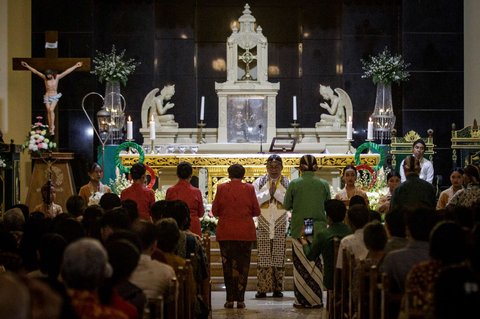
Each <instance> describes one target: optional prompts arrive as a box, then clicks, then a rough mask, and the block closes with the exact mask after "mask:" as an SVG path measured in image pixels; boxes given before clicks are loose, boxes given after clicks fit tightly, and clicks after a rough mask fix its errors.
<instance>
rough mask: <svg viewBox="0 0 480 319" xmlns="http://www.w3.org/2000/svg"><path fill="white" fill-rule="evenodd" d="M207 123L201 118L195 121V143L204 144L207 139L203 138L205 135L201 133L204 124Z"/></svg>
mask: <svg viewBox="0 0 480 319" xmlns="http://www.w3.org/2000/svg"><path fill="white" fill-rule="evenodd" d="M206 125H207V124H206V123H205V122H204V121H203V120H200V123H197V128H198V130H197V143H198V144H205V143H206V142H207V141H206V140H205V136H204V134H203V128H204V127H205V126H206Z"/></svg>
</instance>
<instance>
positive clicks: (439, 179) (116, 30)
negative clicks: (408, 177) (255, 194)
mask: <svg viewBox="0 0 480 319" xmlns="http://www.w3.org/2000/svg"><path fill="white" fill-rule="evenodd" d="M247 2H248V4H247ZM478 14H480V3H479V2H477V1H476V0H463V1H449V0H437V1H434V0H426V1H420V0H414V1H412V0H342V1H336V0H314V1H304V0H301V1H286V0H251V1H239V0H180V1H167V0H89V1H72V0H63V1H59V0H44V1H28V0H4V1H1V2H0V43H2V45H1V46H0V134H1V136H0V138H1V140H0V146H1V148H0V156H1V157H0V164H2V163H3V164H4V165H3V167H2V165H0V173H1V174H0V179H1V183H2V185H1V194H0V199H1V203H0V205H1V206H0V208H1V211H0V214H2V215H3V214H4V213H5V212H6V211H7V210H8V209H10V208H11V207H12V206H13V205H15V204H20V203H27V205H28V206H29V207H30V210H32V209H33V207H35V205H36V204H37V203H38V202H41V198H42V193H41V188H42V185H44V184H45V182H46V181H47V180H50V179H51V178H52V174H53V175H54V177H53V178H54V180H55V183H57V184H61V183H63V184H62V186H61V187H60V188H59V189H57V191H56V193H57V195H56V196H57V200H58V201H59V204H60V206H62V207H63V210H64V211H65V210H66V200H67V199H68V197H70V196H71V195H76V194H78V193H79V191H80V188H81V186H83V185H85V184H87V183H88V182H89V174H88V173H87V171H88V169H89V168H90V166H91V165H92V163H94V162H98V163H100V165H101V166H102V168H103V172H104V177H103V183H104V184H112V185H111V187H112V188H114V187H115V186H118V184H119V182H116V179H117V180H118V178H119V172H120V174H122V173H126V172H128V167H131V166H132V165H133V164H135V163H136V162H138V161H139V160H140V159H141V160H143V161H144V163H145V164H147V165H148V168H149V170H147V171H148V172H149V173H148V174H149V175H150V178H149V180H148V181H149V182H152V185H149V186H150V188H152V186H153V188H155V189H157V190H158V192H157V196H159V197H157V199H158V198H163V197H164V196H165V192H166V190H167V189H168V187H170V186H172V185H174V184H175V183H176V181H177V176H176V175H175V172H176V167H177V165H178V164H179V163H180V162H182V161H188V162H190V163H191V164H192V166H193V175H194V176H196V177H198V181H199V185H198V187H199V188H200V190H201V192H202V195H203V196H204V202H205V204H206V206H209V207H211V204H212V201H213V199H214V198H215V193H216V191H217V187H218V185H220V184H221V183H223V182H224V181H225V180H226V178H227V177H228V172H227V169H228V167H229V166H230V165H231V164H234V163H241V164H242V165H243V166H245V169H246V173H245V180H246V181H247V182H249V183H252V182H253V181H254V180H255V179H256V178H258V177H259V176H262V175H264V174H265V172H266V169H265V163H266V160H267V158H268V157H269V156H270V155H271V154H273V153H278V154H280V155H281V156H282V157H283V171H282V173H284V174H286V175H287V176H288V178H289V179H295V178H297V177H298V176H299V170H298V166H299V159H300V157H301V156H302V155H304V154H314V155H315V156H316V157H317V159H318V160H319V167H320V170H319V171H318V172H317V176H320V177H322V178H323V179H325V180H327V181H328V182H329V183H330V186H331V187H332V189H340V188H341V187H342V186H343V184H342V169H343V168H344V167H345V166H346V165H348V164H352V163H353V164H357V165H360V166H366V168H364V169H365V170H369V171H370V174H371V176H370V178H371V180H370V182H371V181H372V180H373V170H374V171H375V172H377V169H378V168H381V167H382V169H383V168H387V167H389V168H393V169H398V168H399V165H400V162H401V161H402V160H403V158H404V157H405V156H406V155H411V145H412V142H414V141H415V140H417V139H419V138H421V139H423V140H424V141H425V142H426V145H425V158H427V157H428V159H429V160H430V161H431V162H432V163H433V167H434V172H435V173H434V186H435V187H436V190H437V192H438V193H440V192H441V191H443V190H445V189H447V188H448V187H449V186H450V180H449V176H450V172H451V171H452V168H454V167H457V166H464V165H465V164H475V163H476V165H478V163H479V162H480V160H479V158H480V155H479V154H480V153H479V151H480V135H479V134H478V126H477V122H476V121H477V120H480V107H478V100H479V99H480V91H479V90H478V88H477V83H478V82H479V81H480V65H479V64H478V58H477V57H478V56H479V55H480V39H479V38H478V30H479V28H480V22H479V20H478V18H477V17H478ZM112 50H113V51H112ZM115 50H116V51H115ZM385 50H388V51H389V52H390V53H391V54H392V55H393V56H400V57H401V59H403V61H404V63H405V68H406V71H407V72H408V76H406V78H405V79H401V80H398V79H396V80H393V81H390V83H388V81H387V89H388V90H389V91H388V94H391V96H390V102H389V103H390V104H389V105H388V107H390V109H389V112H390V113H389V115H388V117H387V114H386V113H384V114H382V112H384V109H383V108H382V107H383V106H382V105H380V108H381V113H380V115H379V114H378V108H379V106H378V105H379V99H380V100H381V98H379V94H380V93H379V92H380V91H379V84H382V82H380V83H378V82H379V81H378V80H375V79H372V77H371V76H365V71H366V69H365V61H368V60H369V59H371V58H372V56H376V55H378V54H380V53H381V52H385ZM111 52H116V54H117V56H118V55H122V54H123V56H122V57H123V58H124V59H125V60H127V61H128V60H130V64H131V65H132V64H133V65H134V67H133V70H132V71H128V72H127V75H128V76H126V77H125V78H124V80H123V79H122V80H121V81H120V83H118V79H117V81H116V85H117V87H116V89H117V90H118V91H117V93H109V92H110V91H109V88H108V85H111V84H109V83H108V82H109V81H108V76H105V75H103V78H102V75H101V71H98V69H96V67H98V64H99V61H98V60H96V59H98V57H99V55H101V54H102V53H104V54H109V53H111ZM132 61H133V62H132ZM24 63H28V65H29V67H33V68H34V70H36V69H38V70H39V71H40V73H44V72H45V71H46V70H47V69H54V70H55V71H57V72H58V74H62V72H65V74H62V76H61V77H60V78H59V79H58V80H55V81H57V82H56V84H55V85H58V93H61V95H60V96H59V97H58V98H53V100H54V101H55V102H57V103H58V105H56V107H55V106H54V108H55V110H54V111H53V114H54V118H53V120H51V115H50V113H48V112H47V111H46V105H47V104H46V103H47V102H45V99H46V97H47V96H48V97H50V95H51V94H49V90H50V89H51V87H49V86H48V85H49V84H48V83H49V82H48V81H47V80H48V78H46V79H44V78H41V76H37V75H38V74H36V73H35V72H34V71H32V69H29V68H27V67H26V66H25V65H24ZM76 63H80V64H79V65H76ZM127 64H128V63H127ZM66 70H68V72H67V71H66ZM42 76H43V75H42ZM43 80H45V83H44V81H43ZM372 80H373V81H372ZM327 87H328V88H327ZM383 89H384V88H383ZM52 92H53V91H52ZM114 92H115V91H114ZM118 92H120V94H121V95H120V94H119V93H118ZM383 92H384V91H381V93H382V94H383ZM55 93H57V87H56V86H55ZM110 94H112V95H110ZM51 96H52V97H54V96H53V95H51ZM55 99H56V100H55ZM109 99H111V100H112V102H111V103H112V104H110V110H109V108H108V105H107V104H108V102H109ZM114 99H115V101H114V102H113V100H114ZM51 101H52V100H50V102H48V103H51ZM335 103H339V104H335ZM322 104H323V105H322ZM334 104H335V107H336V109H335V110H333V106H334ZM113 105H114V106H115V107H116V108H117V109H115V110H113V108H114V107H113ZM106 106H107V107H106ZM105 110H106V111H107V115H108V120H109V121H111V124H109V125H110V126H108V125H107V128H105V127H102V123H101V119H102V118H101V116H104V115H105V114H103V115H101V114H102V113H101V112H102V111H105ZM117 113H118V114H117ZM114 115H115V116H116V118H115V119H114V118H113V116H114ZM39 117H42V118H41V119H39ZM372 117H373V121H372ZM385 118H387V122H385V123H386V124H385V125H384V124H378V123H379V122H378V121H380V120H382V121H383V119H385ZM42 121H43V124H46V123H49V124H50V125H49V126H50V127H54V128H53V131H51V132H47V133H51V134H50V135H49V136H48V137H50V139H51V140H52V141H53V142H55V143H56V146H53V148H52V149H53V150H54V153H53V157H52V154H50V153H48V152H39V153H36V151H37V150H35V152H33V153H32V152H31V149H30V150H29V149H28V147H29V144H28V138H29V137H30V131H32V130H35V128H34V129H32V124H33V125H36V124H35V123H38V122H42ZM382 123H383V122H382ZM112 127H113V128H112ZM37 129H38V128H37ZM465 130H466V131H465ZM467 131H468V132H470V133H468V132H467ZM465 132H467V133H465ZM32 134H33V133H32ZM465 134H466V135H465ZM275 143H277V144H275ZM47 144H48V141H47ZM119 145H121V148H122V149H121V150H120V149H119ZM49 147H51V146H49ZM25 148H26V149H25ZM52 167H53V169H52ZM55 167H56V168H55ZM375 174H377V173H375ZM124 175H125V174H124ZM368 183H369V182H368V181H367V184H368ZM383 186H385V185H383ZM292 240H293V239H292ZM208 245H209V246H208V247H209V248H210V244H208ZM212 245H213V243H212ZM288 245H291V243H289V244H288ZM217 248H218V247H217V246H215V249H217ZM216 253H217V254H218V252H216ZM208 254H209V256H210V252H209V253H208ZM212 254H213V255H215V252H213V250H212ZM215 256H216V255H215ZM290 257H291V251H290V250H289V252H288V253H287V258H290ZM216 258H219V257H218V256H216ZM219 265H220V264H219ZM219 265H217V267H220V266H219ZM287 267H290V268H288V269H289V270H288V271H287V275H286V276H287V277H288V278H287V277H286V279H288V280H289V281H288V283H286V284H285V287H286V289H285V297H286V298H285V299H284V301H283V303H282V302H280V301H279V302H278V304H276V305H275V303H274V301H272V303H269V302H267V303H266V304H264V303H262V300H260V301H259V300H256V299H255V297H253V294H254V292H255V289H256V288H255V286H254V284H252V283H249V286H248V288H247V299H248V300H247V308H248V311H246V312H241V311H240V310H235V311H238V312H235V314H232V313H230V312H228V309H227V310H225V309H223V301H224V300H223V299H224V293H223V288H224V287H223V286H222V278H221V269H220V270H218V269H217V272H219V274H217V275H218V277H219V279H218V278H217V281H211V283H212V289H213V290H214V291H213V292H212V296H213V298H214V300H213V308H218V309H217V312H215V311H213V309H212V312H211V314H210V316H211V317H212V318H232V316H233V315H235V318H257V317H260V316H262V317H265V314H264V313H262V310H261V309H268V311H269V312H271V313H275V314H276V315H275V316H276V317H278V318H297V317H296V316H298V317H299V316H303V317H306V318H309V317H310V316H312V318H313V316H315V317H317V313H315V312H312V309H301V310H299V309H295V311H294V312H293V313H290V310H291V303H292V300H293V299H294V298H295V296H294V293H293V282H292V280H293V279H292V278H293V277H292V274H291V272H292V271H293V270H292V269H291V268H292V267H293V266H291V265H290V266H287ZM215 269H216V268H215ZM211 271H212V276H213V273H214V270H213V268H211ZM291 277H292V278H291ZM323 297H324V298H325V304H326V303H327V299H326V296H325V295H324V296H323ZM285 300H288V302H285ZM249 301H250V305H249ZM287 303H288V304H287ZM210 305H212V302H211V304H210ZM249 306H250V308H249ZM292 311H293V310H292ZM289 313H290V315H292V316H289ZM322 315H323V318H327V317H328V318H334V317H333V315H331V314H326V312H322ZM338 318H339V317H338Z"/></svg>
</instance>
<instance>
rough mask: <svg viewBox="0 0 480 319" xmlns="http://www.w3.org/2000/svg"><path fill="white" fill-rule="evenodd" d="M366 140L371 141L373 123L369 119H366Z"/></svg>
mask: <svg viewBox="0 0 480 319" xmlns="http://www.w3.org/2000/svg"><path fill="white" fill-rule="evenodd" d="M367 140H373V122H372V118H371V117H370V118H369V119H368V130H367Z"/></svg>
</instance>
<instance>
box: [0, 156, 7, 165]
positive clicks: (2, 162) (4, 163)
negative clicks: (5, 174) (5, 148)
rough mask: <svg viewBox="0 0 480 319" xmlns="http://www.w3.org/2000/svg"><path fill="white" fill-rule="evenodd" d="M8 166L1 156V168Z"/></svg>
mask: <svg viewBox="0 0 480 319" xmlns="http://www.w3.org/2000/svg"><path fill="white" fill-rule="evenodd" d="M5 167H7V162H6V161H5V160H4V159H3V158H2V157H1V156H0V168H5Z"/></svg>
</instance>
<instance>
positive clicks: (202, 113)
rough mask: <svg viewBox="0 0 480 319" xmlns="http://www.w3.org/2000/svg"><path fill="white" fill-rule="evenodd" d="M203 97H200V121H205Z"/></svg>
mask: <svg viewBox="0 0 480 319" xmlns="http://www.w3.org/2000/svg"><path fill="white" fill-rule="evenodd" d="M204 115H205V96H202V103H201V105H200V121H203V120H204V119H205V117H204Z"/></svg>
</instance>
